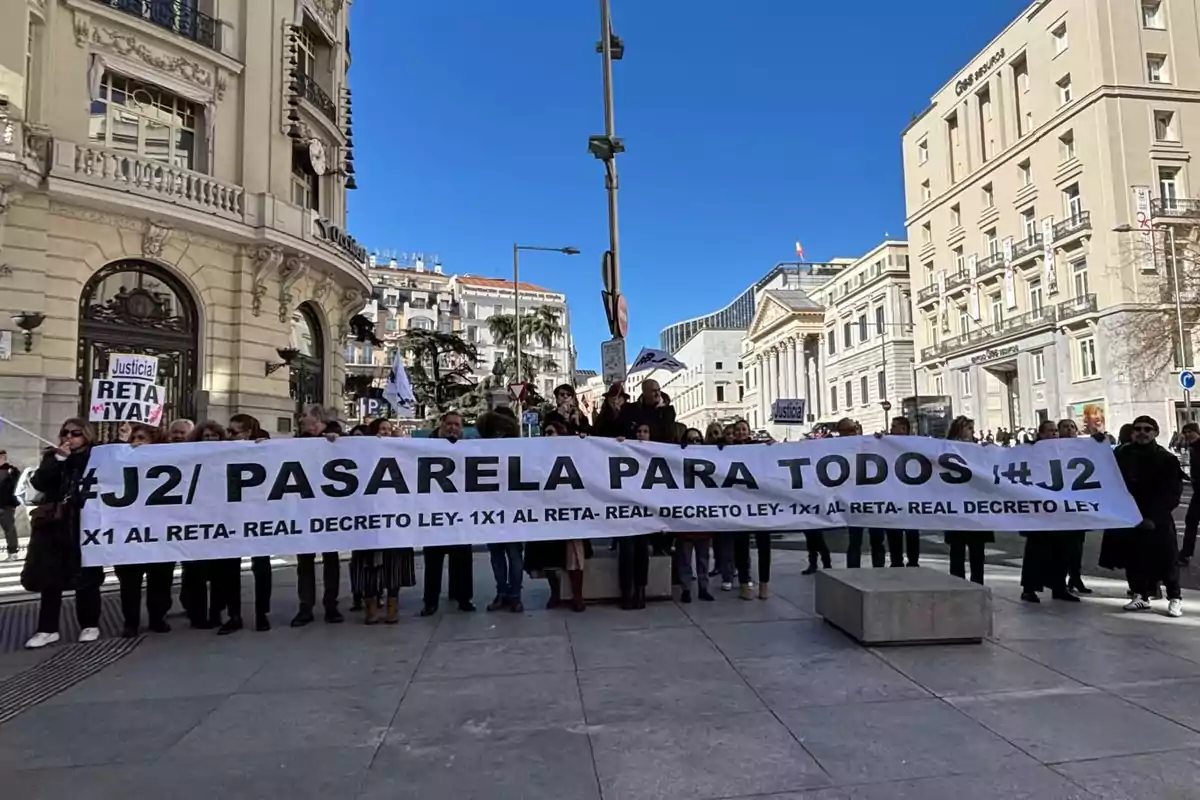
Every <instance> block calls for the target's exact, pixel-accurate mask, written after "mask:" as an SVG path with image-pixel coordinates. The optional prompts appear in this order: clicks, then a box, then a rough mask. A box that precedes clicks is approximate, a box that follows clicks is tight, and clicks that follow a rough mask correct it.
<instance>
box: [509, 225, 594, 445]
mask: <svg viewBox="0 0 1200 800" xmlns="http://www.w3.org/2000/svg"><path fill="white" fill-rule="evenodd" d="M522 250H532V251H535V252H541V253H562V254H563V255H567V256H577V255H579V250H578V249H577V248H574V247H538V246H536V245H527V244H516V243H514V244H513V326H514V338H515V340H516V341H515V349H516V356H517V359H516V381H517V383H522V382H523V379H522V378H521V374H522V373H521V251H522ZM518 410H520V404H518ZM524 433H525V426H524V425H523V424H522V425H521V434H522V435H524Z"/></svg>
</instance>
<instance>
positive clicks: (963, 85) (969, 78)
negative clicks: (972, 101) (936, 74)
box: [954, 47, 1004, 97]
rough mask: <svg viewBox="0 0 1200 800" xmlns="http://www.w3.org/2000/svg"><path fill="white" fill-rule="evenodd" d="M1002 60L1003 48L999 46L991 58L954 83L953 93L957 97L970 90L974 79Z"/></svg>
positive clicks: (985, 73)
mask: <svg viewBox="0 0 1200 800" xmlns="http://www.w3.org/2000/svg"><path fill="white" fill-rule="evenodd" d="M1003 60H1004V48H1003V47H1001V48H1000V49H999V50H997V51H996V52H995V53H993V54H992V57H991V58H989V59H988V60H987V61H985V62H983V63H982V64H980V65H979V66H978V67H976V68H975V71H974V72H970V73H967V75H965V76H964V77H963V78H961V79H960V80H959V81H958V83H956V84H954V93H955V94H956V95H958V96H959V97H962V95H963V94H964V93H965V92H968V91H970V89H971V87H972V86H974V85H975V81H977V80H979V79H980V78H982V77H983V76H984V75H987V74H988V73H989V72H991V71H992V70H993V69H995V68H996V67H997V65H999V64H1000V62H1001V61H1003Z"/></svg>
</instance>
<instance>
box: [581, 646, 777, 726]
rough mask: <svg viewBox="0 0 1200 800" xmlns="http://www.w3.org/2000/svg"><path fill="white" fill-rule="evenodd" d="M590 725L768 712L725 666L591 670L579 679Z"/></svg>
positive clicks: (711, 663) (696, 664)
mask: <svg viewBox="0 0 1200 800" xmlns="http://www.w3.org/2000/svg"><path fill="white" fill-rule="evenodd" d="M578 677H579V688H580V691H581V692H582V695H583V707H584V710H585V712H586V713H587V721H588V723H589V724H592V725H596V724H603V723H610V722H622V721H627V720H636V719H647V718H648V719H689V718H696V717H707V716H727V715H730V714H745V713H752V712H762V711H766V710H767V708H766V706H764V705H763V703H762V701H761V700H759V698H758V696H757V695H756V694H755V692H754V690H753V689H751V688H750V687H749V686H747V685H746V682H745V681H744V680H742V677H741V676H740V675H738V673H737V672H736V671H735V670H734V669H733V667H731V666H729V665H728V664H723V663H720V662H717V661H699V662H689V661H670V662H667V663H664V664H661V665H658V666H656V667H654V668H650V669H647V668H643V667H632V668H617V669H590V670H582V671H580V673H579V676H578Z"/></svg>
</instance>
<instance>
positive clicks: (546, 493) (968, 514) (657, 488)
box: [80, 436, 1142, 565]
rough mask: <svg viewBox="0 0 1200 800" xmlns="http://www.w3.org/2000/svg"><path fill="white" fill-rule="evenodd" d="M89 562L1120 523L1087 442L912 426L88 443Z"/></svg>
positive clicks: (1114, 473)
mask: <svg viewBox="0 0 1200 800" xmlns="http://www.w3.org/2000/svg"><path fill="white" fill-rule="evenodd" d="M81 494H82V497H83V499H84V505H83V511H82V519H81V533H80V536H81V542H82V549H83V558H84V563H85V564H88V565H108V564H130V563H143V562H156V561H191V560H199V559H213V558H233V557H238V556H257V555H288V554H295V553H320V552H328V551H335V550H336V551H347V550H364V549H374V548H392V547H423V546H427V545H447V544H484V543H496V542H509V541H537V540H554V539H587V538H595V537H610V536H628V535H634V534H647V533H660V532H665V533H710V532H716V531H801V530H806V529H808V530H811V529H815V528H837V527H841V526H845V525H851V526H862V527H874V528H903V529H916V530H938V531H945V530H950V531H1055V530H1096V529H1106V528H1129V527H1133V526H1135V525H1137V524H1138V523H1139V522H1140V521H1141V519H1142V517H1141V515H1140V514H1139V513H1138V510H1137V507H1136V505H1135V504H1134V502H1133V499H1132V498H1131V497H1130V495H1129V492H1128V491H1127V490H1126V488H1125V484H1124V482H1123V481H1122V479H1121V475H1120V473H1119V471H1118V469H1117V465H1116V461H1115V459H1114V457H1113V451H1112V449H1111V448H1110V447H1108V446H1107V445H1104V444H1101V443H1098V442H1095V441H1093V440H1091V439H1070V440H1054V441H1046V442H1039V443H1038V444H1036V445H1030V446H1023V447H1015V448H1005V447H985V446H980V445H976V444H971V443H962V442H947V441H942V440H938V439H925V438H920V437H914V436H885V437H882V438H875V437H870V436H858V437H851V438H836V439H817V440H812V441H805V442H794V443H790V444H788V443H785V444H775V445H762V444H755V445H739V446H726V447H717V446H712V445H698V446H697V445H693V446H690V447H679V446H673V445H663V444H652V443H649V442H635V441H616V440H613V439H600V438H595V437H592V438H587V439H581V438H578V437H548V438H545V437H543V438H536V439H494V440H469V441H457V442H452V441H446V440H442V439H402V438H393V439H385V438H372V437H353V438H351V437H342V438H340V439H337V440H336V441H329V440H327V439H324V438H316V439H290V440H275V441H270V442H261V443H254V442H210V443H194V444H173V445H168V444H163V445H143V446H141V447H132V446H130V445H122V444H117V445H105V446H101V447H97V448H95V449H94V450H93V451H92V455H91V460H90V462H89V464H88V469H87V471H86V473H85V476H84V479H83V486H82V487H81Z"/></svg>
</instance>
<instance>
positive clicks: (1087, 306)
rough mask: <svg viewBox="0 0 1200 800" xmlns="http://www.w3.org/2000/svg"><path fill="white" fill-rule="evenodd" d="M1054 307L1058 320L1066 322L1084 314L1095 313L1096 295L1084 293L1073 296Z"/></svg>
mask: <svg viewBox="0 0 1200 800" xmlns="http://www.w3.org/2000/svg"><path fill="white" fill-rule="evenodd" d="M1054 308H1055V313H1056V314H1057V315H1058V321H1059V322H1066V321H1067V320H1069V319H1073V318H1074V317H1082V316H1084V315H1085V314H1095V313H1096V311H1097V304H1096V295H1094V294H1085V295H1081V296H1079V297H1073V298H1071V299H1070V300H1065V301H1063V302H1061V303H1059V304H1058V305H1057V306H1055V307H1054Z"/></svg>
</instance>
